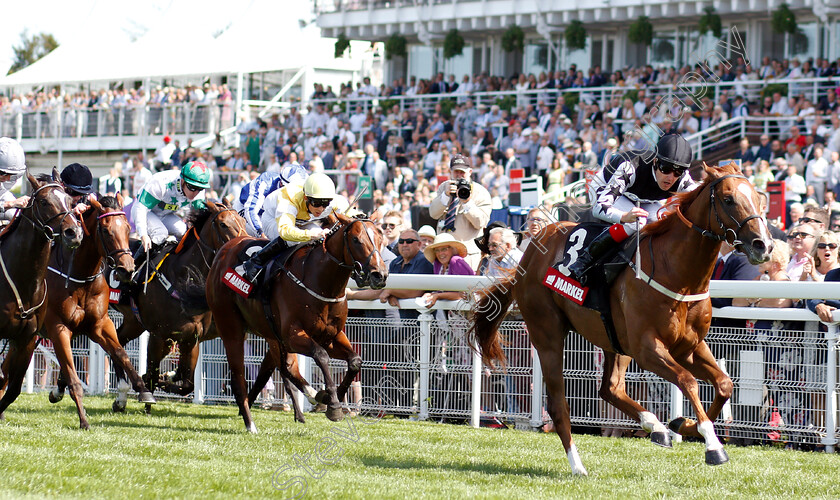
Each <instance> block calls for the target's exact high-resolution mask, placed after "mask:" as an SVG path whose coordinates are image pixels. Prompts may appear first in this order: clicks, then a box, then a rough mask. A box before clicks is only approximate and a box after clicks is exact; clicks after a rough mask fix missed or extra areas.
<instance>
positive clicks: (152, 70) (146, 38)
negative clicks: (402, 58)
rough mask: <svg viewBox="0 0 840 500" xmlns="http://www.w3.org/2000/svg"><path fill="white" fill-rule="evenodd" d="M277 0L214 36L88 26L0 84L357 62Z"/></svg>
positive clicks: (257, 4) (166, 28)
mask: <svg viewBox="0 0 840 500" xmlns="http://www.w3.org/2000/svg"><path fill="white" fill-rule="evenodd" d="M281 4H284V2H272V1H271V0H255V1H254V2H252V3H251V5H250V6H249V7H248V10H247V12H245V13H243V14H242V15H239V16H237V17H236V18H235V19H233V20H232V23H231V25H230V26H229V27H227V29H225V30H224V31H223V32H222V33H221V34H220V35H218V36H216V37H214V36H212V35H211V34H210V33H209V32H207V33H202V31H201V30H200V29H194V28H195V27H189V23H183V22H182V23H180V25H177V26H173V25H172V24H171V23H169V22H166V21H164V22H162V23H161V24H160V25H158V26H155V27H153V28H152V29H150V30H149V31H148V32H147V33H146V34H145V35H143V36H142V37H140V38H138V39H137V40H136V41H131V40H130V39H129V37H128V35H127V34H126V33H124V32H123V31H121V30H120V29H119V28H117V27H113V28H103V27H102V26H96V27H95V28H93V29H87V28H86V29H84V30H83V31H86V32H88V33H89V35H86V36H81V37H79V38H77V39H74V40H72V41H69V42H67V43H62V44H61V45H60V46H59V47H58V48H57V49H55V50H54V51H52V52H51V53H50V54H48V55H46V56H45V57H43V58H42V59H40V60H39V61H37V62H36V63H34V64H31V65H30V66H27V67H26V68H24V69H22V70H20V71H18V72H16V73H13V74H11V75H8V76H5V77H0V86H3V87H12V86H26V85H39V84H56V83H74V82H96V81H120V80H130V79H137V80H141V79H143V78H146V77H174V76H188V75H210V74H231V73H238V72H240V71H241V72H243V73H254V72H262V71H275V70H282V69H293V68H301V67H305V66H312V67H317V68H328V69H336V70H345V71H347V70H350V71H352V70H358V69H359V63H358V62H357V61H352V60H347V59H334V58H333V44H334V40H330V39H324V38H321V35H320V30H319V29H318V28H317V27H316V26H315V25H314V23H313V24H310V25H308V26H306V27H304V28H301V26H300V24H299V23H298V19H299V16H298V15H295V14H296V13H294V12H292V13H289V12H285V13H284V12H283V11H284V10H286V11H288V10H289V9H288V5H285V6H284V5H281ZM284 14H285V15H284ZM298 14H299V13H298Z"/></svg>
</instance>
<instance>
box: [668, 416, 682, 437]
mask: <svg viewBox="0 0 840 500" xmlns="http://www.w3.org/2000/svg"><path fill="white" fill-rule="evenodd" d="M684 423H685V417H677V418H675V419H674V420H671V421H670V422H668V428H669V429H671V430H672V431H674V433H676V434H679V433H680V427H682V424H684Z"/></svg>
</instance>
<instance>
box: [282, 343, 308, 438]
mask: <svg viewBox="0 0 840 500" xmlns="http://www.w3.org/2000/svg"><path fill="white" fill-rule="evenodd" d="M293 356H294V355H293ZM295 369H297V367H295ZM283 387H284V388H285V389H286V395H288V396H289V399H290V400H292V408H293V409H294V411H295V422H300V423H302V424H305V423H306V419H305V418H303V412H302V411H301V410H300V405H299V404H298V400H297V394H296V392H297V389H296V388H295V387H294V386H293V384H292V383H291V381H290V380H289V379H288V378H287V377H283Z"/></svg>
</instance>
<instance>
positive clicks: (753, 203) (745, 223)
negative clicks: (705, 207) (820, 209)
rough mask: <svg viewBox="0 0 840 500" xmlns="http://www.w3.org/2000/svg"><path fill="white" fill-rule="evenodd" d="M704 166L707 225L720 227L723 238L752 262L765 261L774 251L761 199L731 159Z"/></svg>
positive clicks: (712, 227) (720, 236) (711, 227)
mask: <svg viewBox="0 0 840 500" xmlns="http://www.w3.org/2000/svg"><path fill="white" fill-rule="evenodd" d="M703 168H704V170H705V171H706V174H707V175H708V176H709V180H708V186H709V203H710V205H711V207H710V215H709V218H710V219H711V218H712V216H714V219H715V221H714V222H712V221H710V224H709V226H710V229H711V230H712V231H714V232H715V233H717V230H716V229H715V228H716V226H717V227H718V228H719V229H720V230H721V231H722V233H723V234H722V235H719V238H720V239H723V240H725V241H726V242H727V243H729V244H730V245H732V246H734V247H735V248H736V249H738V250H740V251H741V252H743V253H744V254H745V255H746V256H747V258H748V259H749V261H750V262H751V263H752V264H760V263H762V262H766V261H767V260H768V259H769V258H770V253H771V252H772V251H773V237H772V236H771V235H770V231H769V229H768V228H767V221H766V220H765V219H764V217H763V216H762V215H761V207H762V202H761V199H760V196H759V194H758V193H757V192H756V191H755V189H754V188H753V186H752V184H750V182H749V180H748V179H747V178H746V177H744V175H743V174H742V173H741V169H740V167H738V166H737V165H736V164H735V163H734V162H733V163H730V164H729V165H725V166H723V167H720V168H710V167H709V166H707V165H706V164H705V163H704V164H703Z"/></svg>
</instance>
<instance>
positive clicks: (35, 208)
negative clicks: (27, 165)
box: [0, 169, 82, 419]
mask: <svg viewBox="0 0 840 500" xmlns="http://www.w3.org/2000/svg"><path fill="white" fill-rule="evenodd" d="M27 179H28V180H29V184H30V186H31V187H32V195H31V196H30V198H29V202H28V203H27V205H26V206H25V207H24V208H22V209H20V212H19V213H18V215H17V216H16V217H15V219H14V220H13V221H12V222H11V224H9V226H7V228H6V229H5V231H3V233H2V234H0V271H2V276H3V278H2V281H3V284H2V285H0V304H2V307H1V308H0V338H4V339H8V340H9V351H8V353H7V354H6V358H5V359H4V360H3V364H2V373H1V374H0V393H2V398H0V419H2V418H3V412H4V411H6V408H8V407H9V405H10V404H12V402H14V400H15V399H17V397H18V395H20V391H21V384H22V383H23V378H24V376H25V375H26V369H27V368H28V367H29V362H30V360H31V359H32V353H33V352H34V351H35V347H36V346H37V345H38V337H37V336H36V332H38V330H40V328H41V326H42V325H43V324H44V317H45V315H46V312H47V311H46V308H44V307H42V306H43V305H44V302H45V301H46V300H47V281H46V273H47V261H48V260H49V258H50V246H51V245H52V243H54V242H55V240H56V239H57V238H60V240H61V241H60V242H61V244H62V245H64V246H65V247H67V248H68V249H74V248H78V246H79V245H80V244H81V243H82V228H81V226H80V225H79V221H78V220H77V219H76V217H75V216H74V215H73V213H72V212H71V210H70V204H71V199H70V196H68V195H67V193H65V192H64V188H63V187H62V185H61V182H60V181H59V180H58V171H57V170H56V169H53V171H52V175H51V176H50V175H40V176H38V178H35V177H33V176H32V175H29V174H27Z"/></svg>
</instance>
